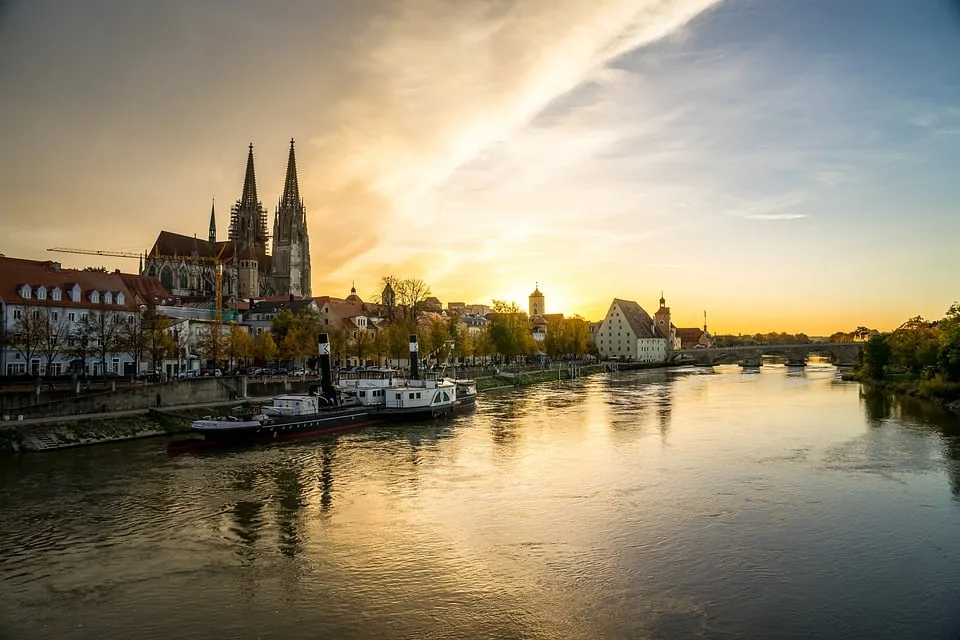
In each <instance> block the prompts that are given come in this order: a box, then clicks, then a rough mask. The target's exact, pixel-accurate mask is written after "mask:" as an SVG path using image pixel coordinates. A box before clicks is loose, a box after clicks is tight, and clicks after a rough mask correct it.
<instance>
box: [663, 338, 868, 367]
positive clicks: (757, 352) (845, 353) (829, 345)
mask: <svg viewBox="0 0 960 640" xmlns="http://www.w3.org/2000/svg"><path fill="white" fill-rule="evenodd" d="M862 348H863V343H860V342H836V343H835V342H816V343H810V344H762V345H751V346H745V347H714V348H711V349H681V350H679V351H674V352H673V356H672V357H671V361H672V362H675V363H684V362H687V363H693V364H698V365H705V366H706V365H715V364H741V365H744V366H748V367H750V366H753V367H757V366H760V359H761V358H762V357H763V356H777V357H781V358H786V359H787V365H788V366H802V365H804V364H806V362H807V358H808V357H809V356H823V357H826V358H829V359H830V362H831V363H833V364H835V365H837V366H853V365H855V364H857V361H858V359H859V356H860V351H861V349H862Z"/></svg>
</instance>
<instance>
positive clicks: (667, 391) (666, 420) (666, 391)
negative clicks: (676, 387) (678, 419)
mask: <svg viewBox="0 0 960 640" xmlns="http://www.w3.org/2000/svg"><path fill="white" fill-rule="evenodd" d="M659 392H660V393H659V397H658V398H657V423H658V425H659V426H660V436H661V437H662V438H666V437H667V433H669V431H670V413H671V412H672V411H673V397H672V392H673V380H672V379H668V380H667V381H666V382H665V383H663V384H662V385H660V389H659Z"/></svg>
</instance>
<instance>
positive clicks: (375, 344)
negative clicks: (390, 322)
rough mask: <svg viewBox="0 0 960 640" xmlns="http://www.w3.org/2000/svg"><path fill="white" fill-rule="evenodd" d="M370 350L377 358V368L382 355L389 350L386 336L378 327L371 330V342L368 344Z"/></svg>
mask: <svg viewBox="0 0 960 640" xmlns="http://www.w3.org/2000/svg"><path fill="white" fill-rule="evenodd" d="M370 348H371V350H372V351H373V354H374V355H375V356H377V366H378V367H379V366H380V364H381V361H382V359H383V356H384V354H386V353H387V352H388V351H387V350H388V348H389V345H388V344H387V335H386V332H385V331H383V330H382V329H381V328H380V327H375V328H374V329H373V341H372V342H371V343H370Z"/></svg>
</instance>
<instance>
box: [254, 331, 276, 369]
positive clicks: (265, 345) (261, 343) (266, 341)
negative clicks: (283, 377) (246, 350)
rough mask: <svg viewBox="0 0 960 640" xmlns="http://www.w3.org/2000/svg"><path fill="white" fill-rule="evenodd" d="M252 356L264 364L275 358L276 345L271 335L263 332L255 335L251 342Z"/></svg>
mask: <svg viewBox="0 0 960 640" xmlns="http://www.w3.org/2000/svg"><path fill="white" fill-rule="evenodd" d="M253 355H254V357H255V358H256V359H258V360H262V361H263V362H264V363H266V364H270V363H271V362H273V360H274V358H276V357H277V343H276V341H274V339H273V334H272V333H270V332H269V331H264V332H263V333H261V334H258V335H257V337H256V338H255V339H254V341H253Z"/></svg>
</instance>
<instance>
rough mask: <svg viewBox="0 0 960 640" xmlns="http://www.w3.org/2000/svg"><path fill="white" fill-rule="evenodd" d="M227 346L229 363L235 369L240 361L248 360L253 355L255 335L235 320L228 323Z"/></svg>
mask: <svg viewBox="0 0 960 640" xmlns="http://www.w3.org/2000/svg"><path fill="white" fill-rule="evenodd" d="M225 348H226V356H227V360H228V364H229V366H230V368H231V369H235V368H236V367H237V366H238V364H239V362H240V361H243V362H246V361H247V360H248V359H249V358H250V357H251V356H252V355H253V336H251V335H250V331H249V330H247V328H246V327H243V326H241V325H240V324H239V323H237V322H236V321H233V322H231V323H230V324H229V325H228V330H227V336H226V344H225Z"/></svg>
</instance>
